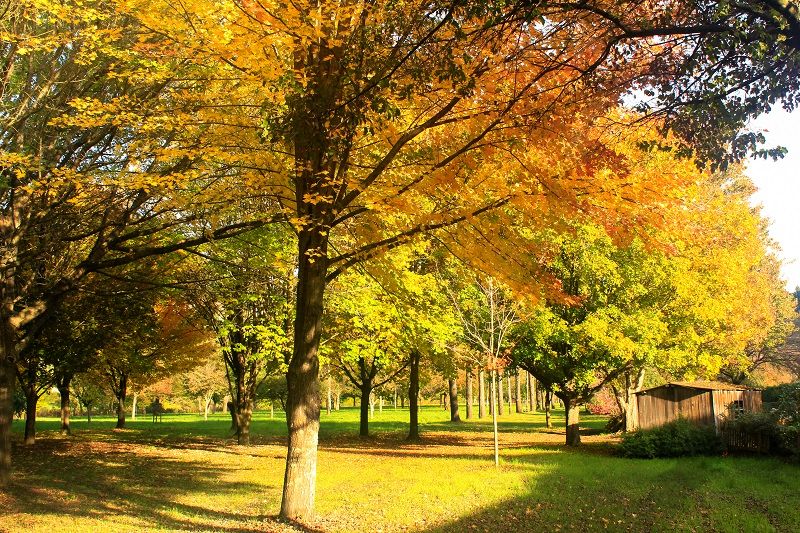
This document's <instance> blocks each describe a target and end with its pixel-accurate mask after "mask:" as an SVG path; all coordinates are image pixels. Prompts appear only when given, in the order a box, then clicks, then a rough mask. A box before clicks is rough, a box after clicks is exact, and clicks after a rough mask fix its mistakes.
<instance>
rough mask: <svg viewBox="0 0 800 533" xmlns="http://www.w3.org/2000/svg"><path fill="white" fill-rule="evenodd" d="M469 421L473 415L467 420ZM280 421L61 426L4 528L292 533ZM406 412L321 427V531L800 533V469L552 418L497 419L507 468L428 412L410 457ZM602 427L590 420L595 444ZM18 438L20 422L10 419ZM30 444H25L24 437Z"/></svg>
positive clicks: (44, 433) (21, 483) (328, 421)
mask: <svg viewBox="0 0 800 533" xmlns="http://www.w3.org/2000/svg"><path fill="white" fill-rule="evenodd" d="M462 414H463V410H462ZM282 415H283V413H277V412H276V414H275V419H274V420H270V419H269V413H263V412H260V413H258V414H257V416H256V417H255V420H254V422H253V441H254V444H253V445H252V446H250V447H240V446H236V445H235V444H233V442H232V441H231V440H230V439H229V438H228V434H229V432H228V425H229V418H227V415H221V414H220V415H214V416H213V417H212V418H211V419H209V420H208V421H203V420H202V418H200V417H197V416H192V415H171V416H165V417H164V421H163V423H161V424H153V423H152V422H151V421H150V419H149V418H141V417H140V418H139V419H138V420H136V421H135V422H132V421H129V428H128V429H125V430H113V425H114V420H112V419H110V418H97V419H95V420H93V421H92V423H91V425H88V424H87V423H86V422H85V421H84V420H81V419H77V418H76V419H74V421H73V428H74V430H75V435H74V436H73V437H72V438H63V437H61V436H60V435H58V434H57V432H56V431H55V430H56V429H57V427H58V423H57V421H56V420H55V419H43V420H41V421H40V423H39V424H38V427H39V434H38V436H39V438H38V442H37V443H36V444H35V445H34V446H30V447H25V446H21V445H18V446H16V447H15V456H14V461H15V471H14V481H13V482H12V485H11V486H10V488H9V490H8V491H7V492H6V493H0V509H2V511H0V530H2V531H9V532H17V531H20V532H21V531H26V532H27V531H45V532H56V531H102V532H104V533H105V532H114V531H144V530H178V531H186V530H192V531H227V532H241V533H244V532H256V531H292V530H294V529H295V528H294V527H291V526H288V525H285V524H282V523H281V522H279V521H278V520H277V519H276V518H275V515H276V513H277V511H278V508H279V505H280V495H281V485H282V482H283V469H284V457H285V448H284V441H285V439H284V435H285V432H286V429H285V422H284V420H283V418H282ZM407 416H408V412H407V411H405V410H399V409H398V410H397V411H395V410H393V409H392V408H388V409H384V411H383V413H377V412H376V415H375V420H374V421H373V422H372V423H371V428H370V429H371V430H372V431H373V434H374V436H373V437H372V438H370V439H360V438H358V437H357V436H356V434H357V431H358V412H357V410H356V409H353V408H346V409H343V410H342V411H340V412H338V413H333V414H331V415H326V414H325V413H324V412H323V414H322V426H321V430H320V453H319V469H318V482H317V512H318V515H319V518H318V521H317V522H316V523H315V524H313V525H311V526H310V529H311V530H313V531H430V532H445V531H453V532H463V531H492V532H494V531H603V530H611V531H642V532H651V531H787V532H794V531H800V466H797V465H792V464H785V463H783V462H781V461H778V460H775V459H767V458H748V457H708V458H689V459H669V460H650V461H646V460H631V459H623V458H619V457H614V456H613V454H612V446H611V444H612V442H613V438H612V437H608V436H603V435H599V434H595V435H587V436H585V437H584V442H585V446H583V448H582V449H580V450H568V449H565V448H564V447H563V446H562V445H561V443H562V441H563V438H564V436H563V431H562V430H561V429H560V425H561V424H563V413H557V414H556V416H555V419H554V422H555V424H556V425H557V430H551V431H548V430H546V429H544V417H543V415H540V414H520V415H506V416H505V417H502V418H501V422H500V430H501V432H502V434H501V437H500V442H501V447H502V451H501V455H502V464H501V467H500V468H499V469H496V468H495V467H494V465H493V462H492V449H491V443H492V438H491V423H490V421H489V420H484V421H480V422H477V421H469V422H464V423H462V424H459V425H453V424H451V423H449V422H448V421H447V413H446V412H444V411H442V410H440V409H439V408H436V407H426V408H424V409H423V411H422V413H421V417H420V422H421V424H422V426H421V429H422V431H423V435H424V440H423V441H422V442H421V443H418V444H408V443H406V442H405V441H404V440H403V438H404V436H405V429H406V427H405V424H406V420H407ZM604 422H605V421H604V420H603V419H602V418H600V417H591V416H588V417H585V419H584V427H585V428H586V429H587V430H589V431H588V432H589V433H599V429H600V428H602V426H603V424H604ZM14 429H15V431H17V432H20V431H21V430H22V423H21V422H20V421H15V422H14ZM17 437H19V434H17Z"/></svg>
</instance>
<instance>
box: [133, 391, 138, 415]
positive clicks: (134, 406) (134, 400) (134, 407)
mask: <svg viewBox="0 0 800 533" xmlns="http://www.w3.org/2000/svg"><path fill="white" fill-rule="evenodd" d="M138 400H139V393H138V392H134V393H133V405H132V406H131V420H136V402H137V401H138Z"/></svg>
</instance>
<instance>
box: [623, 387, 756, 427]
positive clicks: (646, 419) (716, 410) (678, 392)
mask: <svg viewBox="0 0 800 533" xmlns="http://www.w3.org/2000/svg"><path fill="white" fill-rule="evenodd" d="M636 406H637V411H638V413H639V420H638V422H639V424H638V426H639V428H641V429H647V428H652V427H657V426H661V425H663V424H666V423H668V422H672V421H673V420H676V419H678V418H685V419H687V420H689V421H691V422H694V423H695V424H698V425H702V426H714V427H716V428H717V429H719V424H720V422H721V421H722V418H723V417H725V416H728V415H729V413H731V412H732V411H739V412H745V411H746V412H751V411H760V410H761V391H760V390H757V389H750V388H748V387H743V386H741V385H732V384H730V383H722V382H716V381H694V382H686V381H673V382H671V383H667V384H665V385H660V386H658V387H653V388H651V389H645V390H642V391H639V392H637V393H636Z"/></svg>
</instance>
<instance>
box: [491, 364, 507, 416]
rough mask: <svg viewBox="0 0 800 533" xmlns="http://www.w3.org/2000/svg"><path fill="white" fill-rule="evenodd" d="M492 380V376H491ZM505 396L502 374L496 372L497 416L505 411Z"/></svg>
mask: <svg viewBox="0 0 800 533" xmlns="http://www.w3.org/2000/svg"><path fill="white" fill-rule="evenodd" d="M493 380H494V378H493ZM504 403H505V398H503V375H502V374H500V373H499V372H498V373H497V416H503V414H504V413H505V406H504V405H503V404H504Z"/></svg>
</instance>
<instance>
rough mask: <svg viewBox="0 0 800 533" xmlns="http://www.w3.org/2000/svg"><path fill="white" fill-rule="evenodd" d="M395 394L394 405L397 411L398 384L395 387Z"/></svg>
mask: <svg viewBox="0 0 800 533" xmlns="http://www.w3.org/2000/svg"><path fill="white" fill-rule="evenodd" d="M393 394H394V402H393V403H394V408H395V410H396V409H397V384H396V383H395V385H394V389H393Z"/></svg>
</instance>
